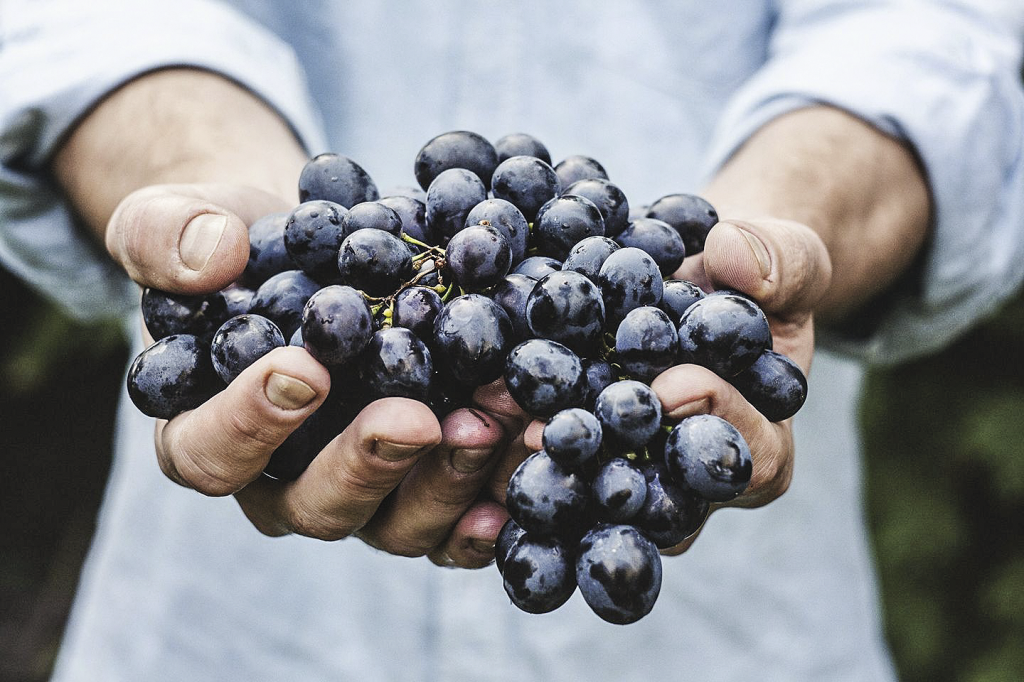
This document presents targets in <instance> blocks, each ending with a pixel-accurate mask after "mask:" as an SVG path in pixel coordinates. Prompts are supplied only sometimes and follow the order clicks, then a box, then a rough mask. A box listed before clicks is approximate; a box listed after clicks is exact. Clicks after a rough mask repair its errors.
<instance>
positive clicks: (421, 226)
mask: <svg viewBox="0 0 1024 682" xmlns="http://www.w3.org/2000/svg"><path fill="white" fill-rule="evenodd" d="M421 193H422V194H423V199H414V198H412V197H408V196H391V197H384V198H383V199H380V200H379V203H381V204H383V205H384V206H387V207H388V208H390V209H391V210H392V211H394V212H395V213H397V214H398V217H399V219H400V220H401V221H402V234H407V235H409V236H410V237H412V238H413V239H417V240H419V241H421V242H423V243H425V244H434V243H436V237H435V235H434V232H433V230H431V229H430V228H429V227H427V203H426V202H427V195H426V193H425V192H422V191H421Z"/></svg>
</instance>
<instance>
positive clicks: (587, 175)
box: [555, 154, 608, 187]
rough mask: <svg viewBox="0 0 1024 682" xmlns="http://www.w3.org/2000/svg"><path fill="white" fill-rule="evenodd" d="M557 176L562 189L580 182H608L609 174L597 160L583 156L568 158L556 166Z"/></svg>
mask: <svg viewBox="0 0 1024 682" xmlns="http://www.w3.org/2000/svg"><path fill="white" fill-rule="evenodd" d="M555 174H556V175H557V176H558V181H559V182H561V183H562V187H569V186H570V185H572V184H573V183H574V182H579V181H580V180H592V179H593V180H607V179H608V172H607V171H606V170H605V169H604V166H602V165H601V164H600V163H599V162H598V161H597V160H596V159H592V158H591V157H589V156H583V155H582V154H573V155H572V156H567V157H565V158H564V159H562V160H561V161H559V162H558V163H557V164H556V165H555Z"/></svg>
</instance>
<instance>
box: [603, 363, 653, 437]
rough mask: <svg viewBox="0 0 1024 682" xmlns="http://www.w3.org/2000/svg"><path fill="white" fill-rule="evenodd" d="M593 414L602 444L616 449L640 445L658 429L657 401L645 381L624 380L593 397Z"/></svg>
mask: <svg viewBox="0 0 1024 682" xmlns="http://www.w3.org/2000/svg"><path fill="white" fill-rule="evenodd" d="M594 414H595V415H597V418H598V420H600V422H601V429H602V432H603V434H604V442H605V445H606V446H608V447H609V448H611V449H613V450H615V451H618V452H630V451H636V450H639V449H641V448H642V447H644V446H645V445H646V444H647V442H648V441H649V440H651V438H653V437H654V435H655V434H656V433H657V432H658V430H659V429H660V428H661V401H660V400H659V399H658V396H657V394H656V393H655V392H654V390H653V389H652V388H651V387H650V386H648V385H647V384H643V383H640V382H639V381H633V380H632V379H624V380H622V381H616V382H615V383H613V384H609V385H608V387H607V388H605V389H604V390H603V391H601V393H600V395H598V396H597V402H596V403H595V404H594Z"/></svg>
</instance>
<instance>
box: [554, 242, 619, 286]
mask: <svg viewBox="0 0 1024 682" xmlns="http://www.w3.org/2000/svg"><path fill="white" fill-rule="evenodd" d="M620 248H621V247H620V246H619V245H618V244H616V243H615V241H614V240H613V239H610V238H608V237H601V236H597V237H587V238H586V239H583V240H580V241H579V242H578V243H577V244H576V245H575V246H573V247H572V248H571V249H570V250H569V255H568V256H566V258H565V261H564V262H563V263H562V269H563V270H572V271H573V272H578V273H580V274H581V275H586V276H587V277H588V278H589V279H590V281H592V282H593V283H594V284H597V283H598V277H599V275H600V273H601V266H602V265H604V262H605V261H606V260H608V256H610V255H612V254H613V253H615V252H616V251H618V250H619V249H620Z"/></svg>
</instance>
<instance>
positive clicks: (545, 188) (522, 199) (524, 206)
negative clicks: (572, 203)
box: [491, 156, 562, 222]
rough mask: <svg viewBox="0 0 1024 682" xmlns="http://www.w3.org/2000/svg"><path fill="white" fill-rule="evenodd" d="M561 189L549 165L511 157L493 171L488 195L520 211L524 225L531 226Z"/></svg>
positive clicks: (529, 157) (521, 157) (526, 158)
mask: <svg viewBox="0 0 1024 682" xmlns="http://www.w3.org/2000/svg"><path fill="white" fill-rule="evenodd" d="M561 189H562V185H561V184H560V183H559V181H558V175H556V174H555V171H554V169H553V168H551V166H550V164H547V163H545V162H544V161H541V160H540V159H538V158H537V157H535V156H513V157H511V158H508V159H505V160H504V161H502V162H501V163H500V164H498V167H497V168H495V169H494V175H493V177H492V178H491V192H492V193H493V194H494V196H495V198H497V199H504V200H506V201H508V202H510V203H512V204H513V205H515V207H516V208H518V209H519V210H520V211H522V213H523V216H524V217H525V218H526V220H527V221H529V222H533V220H534V218H536V217H537V211H538V210H539V209H540V207H541V206H543V205H544V204H545V203H547V202H548V201H550V200H551V199H553V198H555V197H556V196H558V194H559V193H560V192H561Z"/></svg>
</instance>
